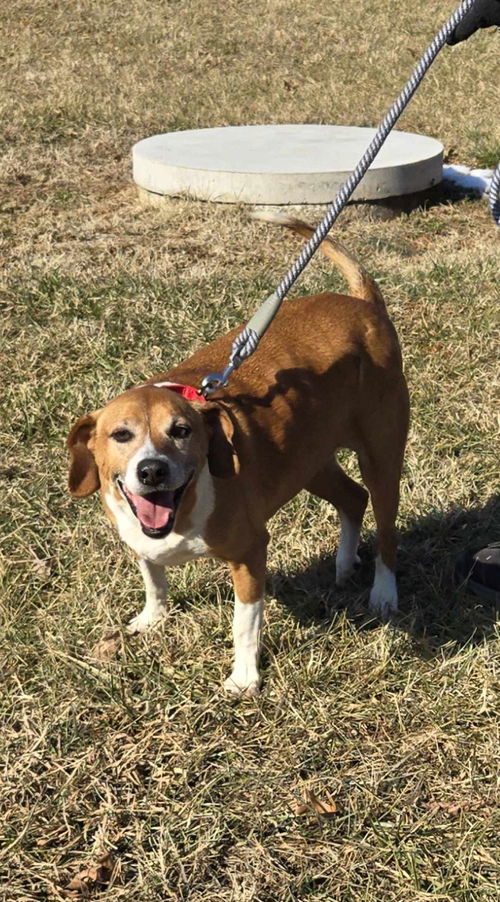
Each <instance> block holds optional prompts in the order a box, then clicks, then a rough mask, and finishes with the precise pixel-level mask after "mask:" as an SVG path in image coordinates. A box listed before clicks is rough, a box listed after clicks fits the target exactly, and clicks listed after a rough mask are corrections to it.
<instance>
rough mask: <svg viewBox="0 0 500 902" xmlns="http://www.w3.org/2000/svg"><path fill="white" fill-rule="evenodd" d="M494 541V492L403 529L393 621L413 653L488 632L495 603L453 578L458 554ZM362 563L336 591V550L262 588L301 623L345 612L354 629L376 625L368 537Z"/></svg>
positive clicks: (497, 521)
mask: <svg viewBox="0 0 500 902" xmlns="http://www.w3.org/2000/svg"><path fill="white" fill-rule="evenodd" d="M499 539H500V495H494V496H492V497H491V498H490V499H489V501H488V502H487V504H486V505H484V506H482V507H471V508H469V509H468V510H464V509H463V508H458V507H451V508H450V509H449V510H447V511H444V512H433V513H429V514H427V515H426V516H424V517H421V518H418V519H415V520H413V521H411V522H410V523H408V524H407V526H406V527H405V528H403V529H402V531H401V534H400V544H399V558H398V587H399V600H400V610H399V612H398V613H397V614H396V615H395V616H394V617H393V618H392V620H391V623H392V625H393V626H394V627H395V628H397V629H400V630H403V631H405V632H406V633H407V634H408V635H409V636H411V638H412V639H413V640H414V642H415V647H416V649H417V650H418V651H419V653H420V654H422V655H424V656H432V655H433V654H435V653H437V652H438V651H439V653H440V654H442V653H445V654H446V653H447V652H449V653H452V652H453V651H454V650H456V649H457V648H458V647H463V646H464V645H467V644H473V643H478V642H482V641H484V640H485V639H489V638H493V637H494V636H495V627H496V623H497V614H498V606H497V605H495V604H494V603H493V602H487V601H484V600H482V599H480V598H478V597H476V596H474V595H472V594H471V593H470V592H469V591H467V588H466V586H465V585H463V584H462V585H460V583H458V582H457V578H456V576H455V564H456V560H457V557H458V555H460V554H461V553H462V552H464V551H466V550H467V549H476V548H481V547H483V546H484V545H486V544H488V542H493V541H498V540H499ZM360 557H361V565H360V567H359V570H358V571H357V572H356V575H355V576H354V578H353V579H352V580H351V581H350V583H349V585H347V586H346V587H345V588H343V589H338V588H336V586H335V554H334V553H333V552H332V554H329V555H326V556H323V557H320V558H317V559H316V560H314V561H313V562H312V563H311V564H310V565H309V566H308V567H307V568H306V569H305V570H304V569H302V570H300V571H299V570H297V571H296V572H295V573H291V574H290V573H289V572H288V573H282V572H271V574H270V577H269V591H270V593H271V594H272V595H273V596H274V597H275V598H276V600H277V601H278V602H280V603H281V604H283V605H284V606H285V607H286V608H287V609H288V610H289V611H290V612H291V614H292V615H293V616H294V617H295V618H296V619H297V620H298V621H299V622H301V623H303V624H311V623H317V624H318V626H319V625H320V624H325V625H326V624H327V623H330V622H331V621H332V619H334V617H335V615H336V614H337V612H339V611H344V612H345V614H346V615H347V617H348V618H349V619H350V621H351V622H352V624H353V626H354V627H355V628H356V629H371V628H375V627H377V626H378V625H379V622H378V621H377V620H376V619H374V617H373V616H372V615H370V613H369V611H368V605H367V602H368V593H369V587H370V585H371V583H372V580H373V570H374V557H375V547H374V537H369V538H368V540H367V541H366V542H365V543H364V544H362V545H361V548H360Z"/></svg>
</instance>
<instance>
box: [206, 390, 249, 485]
mask: <svg viewBox="0 0 500 902" xmlns="http://www.w3.org/2000/svg"><path fill="white" fill-rule="evenodd" d="M199 411H200V413H201V415H202V416H203V419H204V420H205V426H206V429H207V434H208V455H207V457H208V469H209V470H210V472H211V474H212V476H217V477H218V478H219V479H229V478H230V477H231V476H235V475H236V473H238V472H239V460H238V456H237V454H236V450H235V447H234V445H233V437H234V425H233V422H232V420H231V418H230V416H229V415H228V414H227V413H226V412H225V411H224V410H223V409H222V408H221V407H220V406H219V405H218V404H210V403H208V404H203V406H202V407H200V408H199Z"/></svg>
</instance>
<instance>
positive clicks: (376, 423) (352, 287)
mask: <svg viewBox="0 0 500 902" xmlns="http://www.w3.org/2000/svg"><path fill="white" fill-rule="evenodd" d="M259 218H262V217H259ZM266 219H267V220H271V221H272V222H275V223H276V222H277V223H279V224H281V225H283V226H285V227H287V228H288V229H291V230H292V231H294V232H297V233H299V234H300V235H302V236H305V237H307V238H309V237H310V236H311V234H312V232H313V229H312V228H311V227H310V226H309V225H307V224H306V223H304V222H301V221H299V220H296V219H290V218H286V217H285V218H283V217H281V216H277V215H274V216H271V217H269V216H267V217H266ZM320 247H321V251H322V252H323V254H325V255H326V256H327V257H328V258H329V259H330V260H332V261H333V263H334V264H335V265H336V266H337V267H338V268H339V269H340V271H341V272H342V274H343V275H344V277H345V279H346V281H347V283H348V285H349V291H350V295H349V296H346V295H339V294H333V293H324V294H319V295H313V296H309V297H300V298H294V299H288V300H287V301H286V302H285V303H284V304H283V306H282V307H281V309H280V311H279V314H278V315H277V317H276V319H275V320H274V322H273V323H272V324H271V326H270V327H269V329H268V331H267V333H266V334H265V336H264V338H263V340H262V343H261V345H260V347H259V350H258V351H257V352H256V353H255V354H254V355H253V356H252V357H251V358H250V359H248V360H247V361H246V362H245V363H244V365H243V366H242V367H241V369H238V370H237V371H235V372H234V373H233V375H232V376H231V380H230V383H229V386H228V387H226V388H224V389H219V390H218V391H217V392H216V393H215V394H214V395H213V396H212V397H211V398H210V399H209V400H208V401H204V400H203V398H202V397H201V396H200V394H199V392H198V391H197V388H196V387H197V386H199V385H200V384H201V381H202V379H203V377H204V376H205V375H206V374H207V373H210V372H214V371H220V370H222V369H223V368H224V365H225V364H226V362H227V360H228V357H229V353H230V348H231V344H232V342H233V339H234V338H235V336H236V335H237V334H238V332H239V329H234V330H233V331H231V332H230V333H229V334H227V335H224V336H221V337H220V338H218V339H217V340H216V341H214V342H213V343H212V344H210V345H208V346H207V347H203V348H201V349H200V350H199V351H197V352H196V353H195V354H194V355H193V356H192V357H190V358H189V359H188V360H186V361H185V362H184V363H181V364H180V365H179V366H177V367H175V368H173V369H171V370H169V371H168V372H167V373H164V374H161V375H159V376H155V377H153V378H151V379H150V380H148V381H147V382H146V383H144V384H142V385H140V386H137V387H134V388H131V389H129V390H128V391H126V392H125V393H124V394H121V395H120V396H119V397H117V398H114V399H113V400H112V401H110V402H109V403H108V404H106V405H105V406H104V407H103V408H102V409H100V410H97V411H94V412H93V413H90V414H87V415H85V416H82V417H80V418H79V419H78V421H77V422H76V423H75V425H74V426H73V428H72V429H71V432H70V434H69V437H68V442H67V444H68V449H69V453H70V468H69V490H70V492H71V494H72V495H74V496H75V497H77V498H84V497H86V496H88V495H91V494H92V493H93V492H96V491H97V490H99V489H100V492H101V499H102V502H103V505H104V509H105V511H106V513H107V515H108V517H109V518H110V519H111V521H112V522H113V523H114V525H115V526H116V528H117V530H118V532H119V534H120V537H121V538H122V539H123V541H124V542H126V543H127V545H129V546H130V548H131V549H132V550H133V551H134V552H135V555H136V556H137V559H138V563H139V567H140V569H141V571H142V575H143V579H144V584H145V590H146V603H145V606H144V609H143V611H142V612H141V613H140V614H139V615H138V616H137V617H135V618H134V619H133V620H132V621H131V622H130V624H129V626H128V630H129V631H130V632H142V631H144V630H146V629H147V628H148V627H150V626H152V625H153V624H155V623H157V622H158V621H159V620H161V618H162V617H163V616H164V614H165V611H166V595H167V580H166V575H165V567H169V566H173V565H177V564H183V563H185V562H186V561H190V560H193V559H196V558H200V557H212V558H217V559H219V560H223V561H226V562H227V563H228V565H229V568H230V572H231V576H232V581H233V585H234V604H235V607H234V619H233V638H234V666H233V670H232V673H231V675H230V676H229V678H228V679H227V680H226V681H225V683H224V686H225V688H226V689H227V690H229V691H230V692H232V693H233V694H236V695H241V694H246V695H258V694H259V691H260V686H261V677H260V673H259V652H260V643H261V631H262V616H263V597H264V581H265V573H266V554H267V545H268V538H269V536H268V532H267V528H266V524H267V521H268V520H269V519H270V517H272V516H273V514H274V513H276V511H277V510H278V509H279V508H280V507H282V505H284V504H286V502H287V501H289V500H290V499H291V498H293V497H294V496H295V495H296V494H297V493H298V492H299V491H300V490H301V489H307V491H309V492H311V493H312V494H313V495H316V496H318V497H319V498H323V499H325V500H326V501H329V502H330V503H331V504H333V505H334V507H335V508H336V509H337V511H338V514H339V518H340V525H341V535H340V541H339V546H338V550H337V555H336V583H337V585H339V586H340V585H343V584H344V583H345V582H346V580H347V579H348V578H349V577H350V575H351V573H352V571H353V569H354V567H355V565H356V563H358V562H359V558H358V555H357V549H358V543H359V535H360V529H361V524H362V520H363V515H364V512H365V508H366V505H367V501H368V492H367V491H366V489H365V488H364V487H363V486H361V485H359V484H358V483H357V482H355V481H354V480H353V479H351V478H350V477H349V476H348V475H347V474H346V473H345V472H344V471H343V470H342V468H341V467H340V466H339V464H338V463H337V461H336V456H335V454H336V451H337V449H339V448H349V449H351V450H353V451H354V452H355V453H356V455H357V458H358V461H359V466H360V471H361V475H362V478H363V481H364V483H365V484H366V486H367V488H368V490H369V493H370V496H371V502H372V506H373V511H374V515H375V520H376V524H377V537H378V554H377V558H376V564H375V578H374V582H373V586H372V589H371V592H370V597H369V606H370V609H371V610H372V611H373V613H374V614H376V615H378V616H380V617H382V618H384V617H386V616H387V615H388V613H389V612H391V611H395V610H396V609H397V604H398V594H397V586H396V577H395V565H396V545H397V533H396V526H395V521H396V515H397V510H398V503H399V484H400V477H401V468H402V462H403V453H404V447H405V443H406V437H407V431H408V416H409V401H408V391H407V387H406V382H405V378H404V375H403V370H402V360H401V352H400V348H399V343H398V339H397V335H396V331H395V329H394V326H393V325H392V323H391V321H390V319H389V316H388V314H387V310H386V307H385V304H384V300H383V297H382V294H381V292H380V290H379V288H378V286H377V284H376V282H375V281H374V280H373V279H372V278H371V277H370V276H369V275H368V274H367V273H366V272H365V270H364V269H363V268H362V266H361V265H360V264H359V263H358V262H357V261H355V260H354V259H353V258H352V257H351V256H350V254H349V253H348V252H347V251H346V250H345V248H343V247H342V245H340V244H339V243H337V242H335V241H333V240H332V239H331V238H326V239H325V240H324V241H323V242H322V244H321V246H320Z"/></svg>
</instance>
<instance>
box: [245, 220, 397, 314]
mask: <svg viewBox="0 0 500 902" xmlns="http://www.w3.org/2000/svg"><path fill="white" fill-rule="evenodd" d="M250 216H251V218H252V219H258V220H260V221H261V222H270V223H272V224H273V225H281V226H284V227H285V228H287V229H291V230H292V232H298V234H299V235H302V236H303V237H304V238H310V237H311V235H312V234H313V232H314V229H313V227H312V226H310V225H308V224H307V222H303V221H302V220H301V219H294V218H293V217H291V216H287V214H286V213H278V212H273V211H262V212H260V211H255V212H252V213H251V214H250ZM319 249H320V251H321V252H322V253H323V254H324V255H325V257H328V258H329V259H330V260H333V262H334V263H335V265H336V266H337V267H338V269H340V272H341V273H342V275H343V276H344V278H345V280H346V282H347V284H348V285H349V291H350V293H351V295H352V296H353V297H355V298H362V299H363V300H365V301H372V303H374V304H376V305H377V306H378V307H383V308H384V310H385V303H384V298H383V297H382V292H381V291H380V288H379V287H378V285H377V283H376V281H375V279H373V278H372V277H371V276H370V275H369V274H368V273H367V272H366V270H365V269H364V268H363V266H361V263H359V262H358V261H357V260H356V259H355V257H352V256H351V254H350V253H349V252H348V251H347V250H346V248H345V247H343V245H342V244H340V243H339V242H338V241H334V240H333V238H330V236H329V235H328V236H327V237H326V238H325V239H324V241H322V242H321V244H320V246H319Z"/></svg>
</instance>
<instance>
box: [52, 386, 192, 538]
mask: <svg viewBox="0 0 500 902" xmlns="http://www.w3.org/2000/svg"><path fill="white" fill-rule="evenodd" d="M68 445H69V448H70V451H71V453H72V466H71V470H70V490H71V491H72V493H73V494H75V495H77V496H84V495H88V494H91V492H92V491H95V490H96V489H97V488H99V486H100V487H101V490H102V495H103V499H105V498H106V496H107V495H108V494H109V493H111V495H112V497H114V498H115V500H117V501H119V502H121V507H122V508H123V509H124V510H125V511H126V512H127V514H128V515H129V516H130V517H132V518H136V519H137V520H138V521H139V524H140V526H141V529H142V531H143V532H144V533H145V534H146V535H147V536H150V537H152V538H162V537H164V536H166V535H168V533H169V532H170V531H171V530H172V528H173V525H174V521H175V519H176V514H177V511H178V509H179V507H180V504H181V501H182V498H183V496H184V493H185V491H186V489H187V488H188V486H189V485H190V483H191V481H192V480H193V479H194V478H195V476H196V475H197V474H198V473H199V471H200V470H201V468H202V467H203V465H204V463H205V461H206V458H207V453H208V436H207V430H206V428H205V422H204V417H202V416H200V413H199V412H198V411H197V409H196V408H195V407H193V406H192V405H191V404H189V403H188V402H187V401H186V400H184V399H183V398H182V397H179V396H178V395H177V394H174V393H173V392H170V391H168V390H166V389H164V388H157V387H153V386H145V387H141V388H138V389H131V390H130V391H127V392H125V394H123V395H120V396H119V397H118V398H115V399H114V400H113V401H111V402H110V403H109V404H107V405H106V407H104V408H103V409H102V410H101V411H98V412H97V413H96V414H90V415H89V416H88V417H83V418H81V420H79V421H78V423H77V424H76V425H75V427H73V430H72V432H71V435H70V438H69V441H68Z"/></svg>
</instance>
